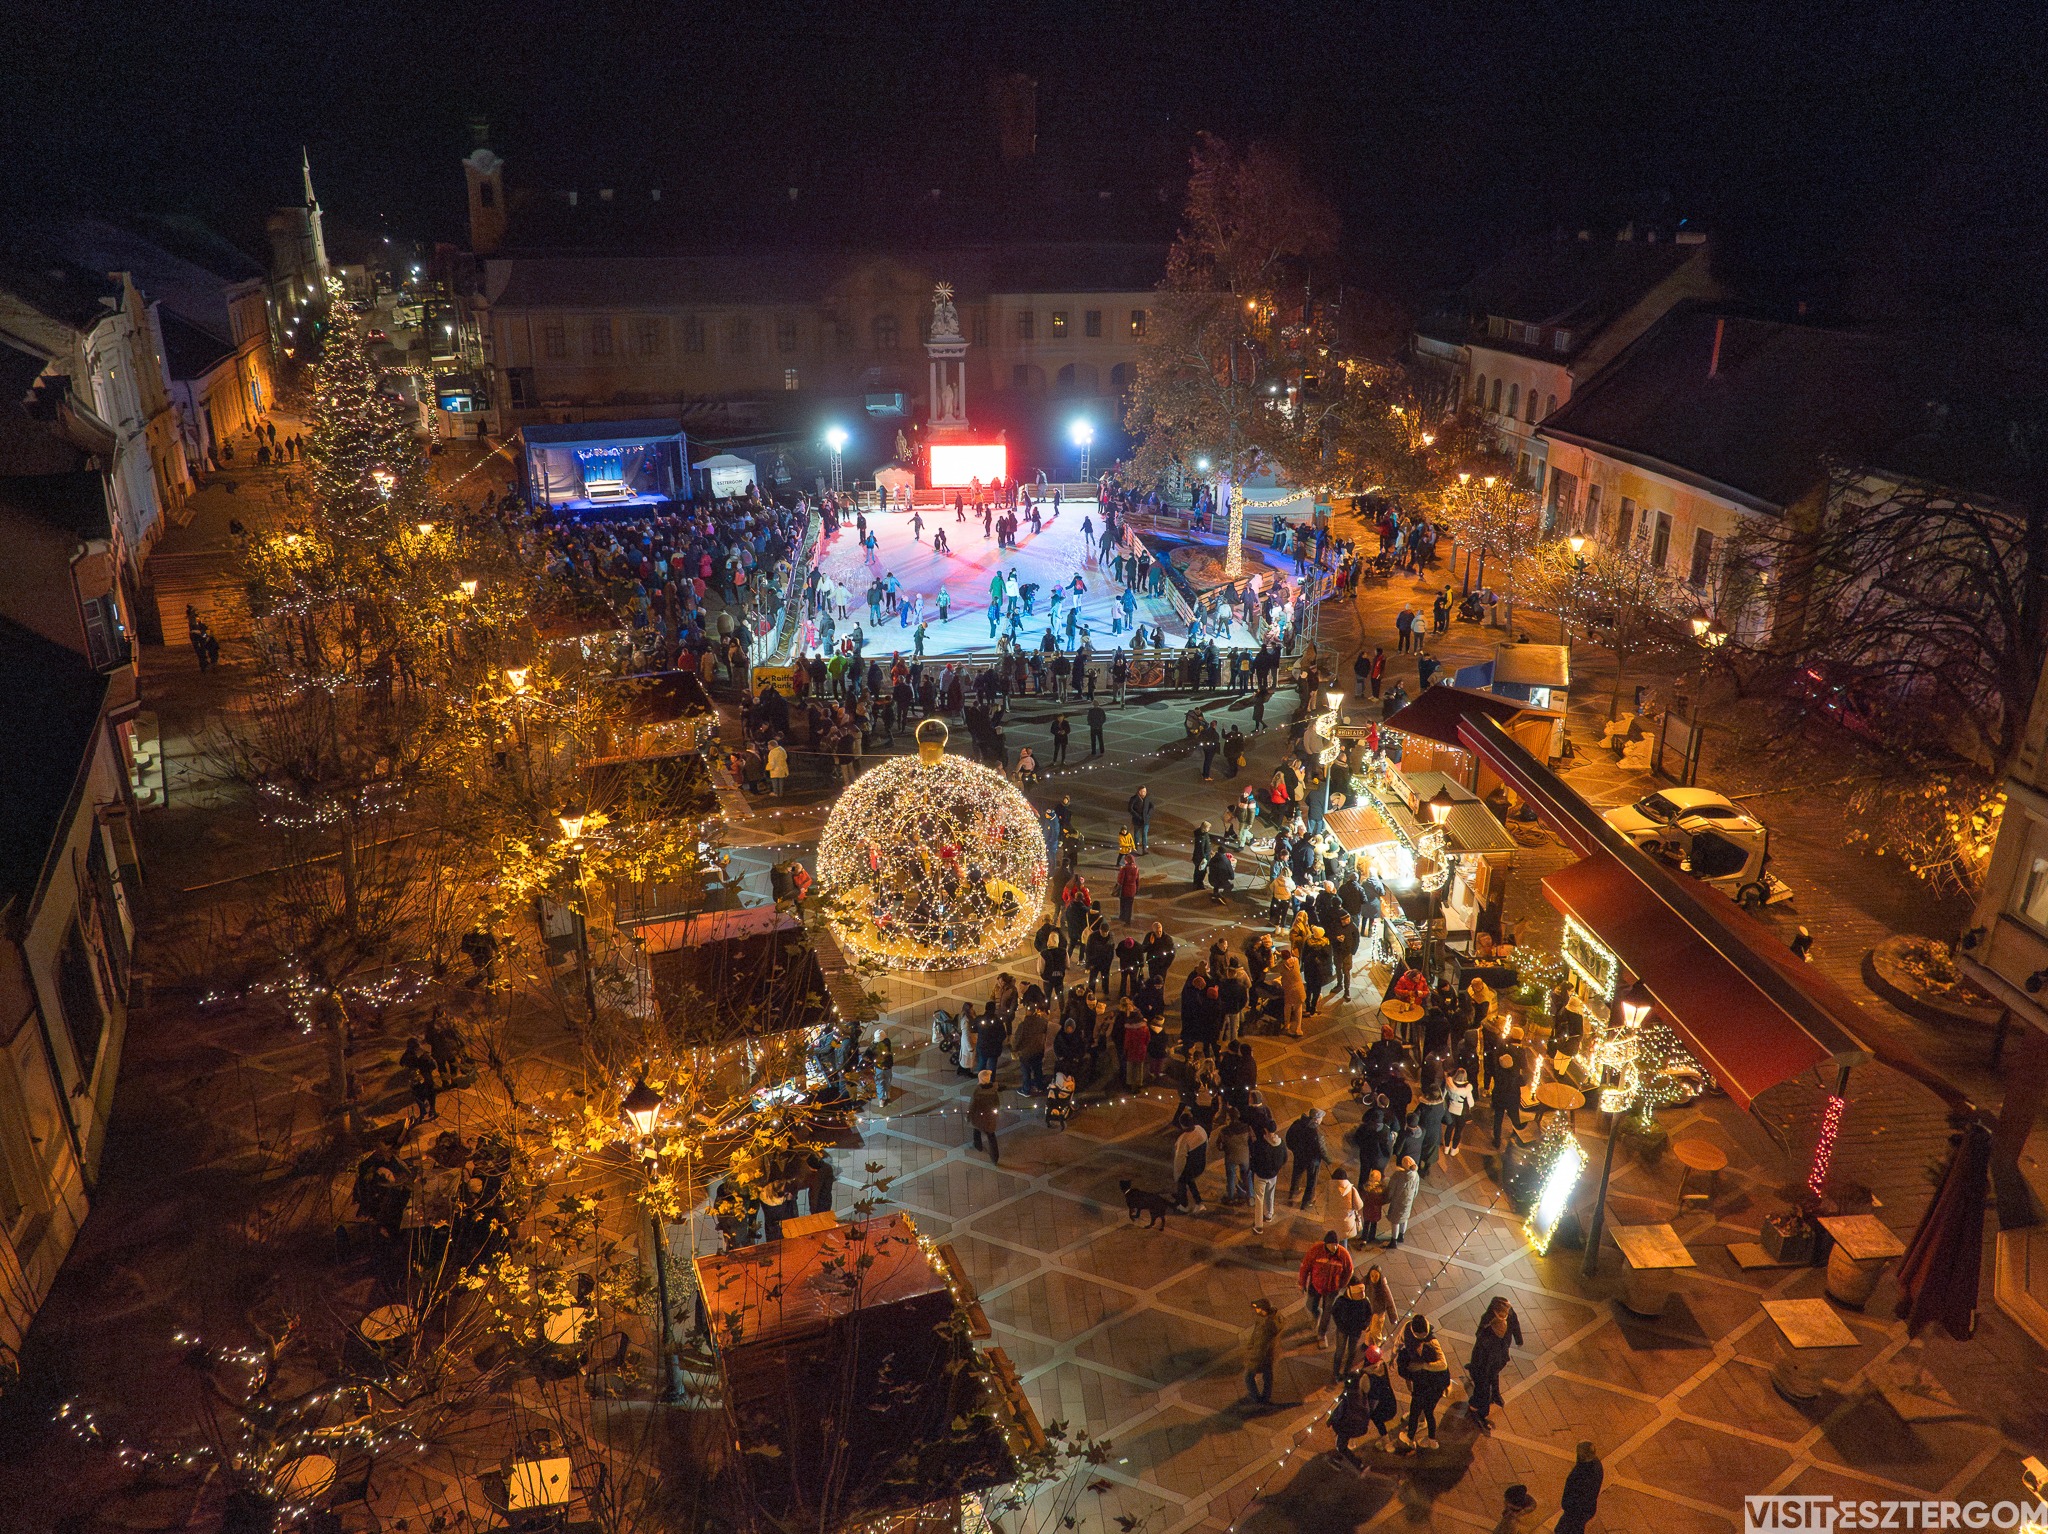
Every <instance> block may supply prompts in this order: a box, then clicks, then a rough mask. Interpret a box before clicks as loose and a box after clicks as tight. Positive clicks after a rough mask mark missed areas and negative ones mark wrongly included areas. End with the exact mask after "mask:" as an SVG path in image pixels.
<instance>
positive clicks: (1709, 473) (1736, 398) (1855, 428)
mask: <svg viewBox="0 0 2048 1534" xmlns="http://www.w3.org/2000/svg"><path fill="white" fill-rule="evenodd" d="M2002 366H2003V364H2002V363H1999V362H1997V361H1995V360H1994V357H1993V354H1992V353H1991V352H1990V351H1989V350H1987V349H1986V348H1984V347H1982V346H1977V345H1972V344H1971V343H1970V341H1969V339H1968V338H1966V337H1962V336H1959V335H1956V334H1952V333H1943V334H1924V333H1923V334H1912V333H1878V332H1871V331H1856V330H1834V329H1825V328H1822V327H1819V326H1811V325H1800V324H1791V323H1786V322H1784V321H1776V320H1762V319H1754V318H1750V317H1747V316H1744V315H1739V314H1730V313H1726V312H1724V311H1718V310H1715V309H1712V308H1708V307H1681V308H1679V309H1675V310H1673V311H1672V313H1671V314H1669V315H1667V316H1666V317H1665V318H1664V319H1663V320H1662V321H1661V322H1660V323H1659V324H1657V325H1656V326H1655V327H1653V328H1652V329H1651V330H1649V331H1648V332H1646V333H1645V334H1644V335H1643V336H1642V337H1641V338H1640V339H1639V340H1637V341H1636V342H1635V343H1634V344H1633V345H1632V346H1630V347H1629V349H1628V350H1627V351H1625V352H1623V353H1622V354H1621V356H1619V357H1618V358H1616V359H1615V361H1614V362H1613V363H1612V364H1611V365H1610V366H1608V367H1607V368H1605V369H1603V370H1602V371H1601V372H1600V373H1599V375H1598V376H1597V377H1595V378H1594V379H1593V380H1592V381H1591V382H1590V383H1589V384H1587V385H1586V386H1584V387H1582V388H1580V389H1579V390H1577V391H1576V392H1575V393H1574V394H1573V395H1572V397H1571V399H1570V400H1568V401H1567V402H1566V403H1565V405H1564V406H1563V407H1562V408H1561V409H1559V410H1558V411H1557V412H1556V413H1555V414H1554V415H1552V416H1550V417H1549V419H1547V420H1546V421H1545V422H1544V423H1543V426H1542V434H1543V435H1544V436H1546V437H1553V438H1556V439H1558V440H1560V441H1564V442H1570V443H1575V444H1578V445H1580V446H1583V447H1587V448H1591V449H1592V450H1594V451H1597V452H1601V453H1604V454H1607V455H1608V456H1612V457H1618V458H1621V459H1622V460H1624V461H1626V462H1632V463H1635V464H1637V465H1638V466H1639V467H1643V468H1648V469H1651V470H1653V471H1655V472H1659V473H1664V474H1668V475H1671V476H1672V477H1675V478H1678V479H1681V480H1684V481H1687V482H1690V483H1694V484H1697V485H1699V486H1700V487H1701V488H1703V489H1707V490H1710V491H1713V492H1715V493H1722V494H1727V495H1729V496H1730V497H1731V498H1732V499H1735V500H1737V501H1740V502H1745V503H1747V504H1749V505H1750V506H1751V507H1752V509H1755V510H1760V511H1771V510H1780V509H1782V508H1784V507H1786V506H1788V505H1790V504H1792V503H1793V502H1794V501H1796V500H1798V499H1799V498H1800V497H1801V496H1802V495H1804V494H1806V493H1807V492H1808V491H1810V490H1811V489H1812V488H1813V487H1814V485H1815V484H1816V483H1817V482H1818V479H1819V477H1820V476H1821V474H1822V473H1823V472H1824V465H1825V462H1826V460H1827V459H1828V458H1830V457H1840V458H1843V459H1847V460H1850V461H1854V462H1859V463H1866V464H1869V465H1871V466H1873V467H1877V468H1888V469H1893V470H1897V471H1899V472H1904V473H1927V474H1933V475H1936V476H1938V477H1944V478H1946V477H1951V476H1960V477H1961V478H1964V479H1968V480H1974V481H1977V483H1976V485H1975V488H1979V489H1985V490H1989V489H1991V488H1993V483H1992V482H1993V481H1995V480H1996V479H1998V478H1999V477H2001V476H2002V474H2003V473H2004V465H2003V462H2002V460H2003V458H2004V453H2003V451H2002V450H2001V448H2000V446H1999V444H1998V443H1997V441H1996V437H1997V435H1998V434H1997V432H1996V430H1995V419H1996V417H1997V416H1998V414H1999V400H1998V396H1999V394H2000V392H2001V389H2000V385H1999V383H1998V375H1999V373H2000V371H2001V368H2002ZM1980 449H1981V450H1980Z"/></svg>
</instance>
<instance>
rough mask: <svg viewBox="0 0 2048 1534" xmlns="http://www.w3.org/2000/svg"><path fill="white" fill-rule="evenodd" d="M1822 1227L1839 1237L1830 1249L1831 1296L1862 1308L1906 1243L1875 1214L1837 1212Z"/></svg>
mask: <svg viewBox="0 0 2048 1534" xmlns="http://www.w3.org/2000/svg"><path fill="white" fill-rule="evenodd" d="M1820 1228H1821V1229H1822V1230H1824V1231H1826V1232H1827V1233H1828V1234H1829V1235H1830V1236H1832V1237H1834V1239H1835V1245H1834V1250H1832V1251H1831V1252H1829V1253H1828V1284H1827V1289H1828V1298H1829V1299H1831V1300H1835V1301H1838V1302H1839V1303H1841V1304H1843V1305H1847V1306H1849V1307H1850V1308H1851V1309H1852V1310H1861V1309H1862V1308H1863V1307H1864V1305H1865V1304H1866V1303H1868V1301H1869V1299H1870V1295H1871V1291H1873V1290H1874V1289H1876V1288H1877V1281H1878V1280H1879V1279H1880V1278H1882V1277H1883V1276H1884V1270H1885V1269H1886V1268H1887V1267H1889V1266H1890V1265H1891V1260H1892V1259H1893V1258H1894V1257H1897V1256H1899V1255H1901V1254H1902V1253H1903V1252H1904V1251H1905V1250H1906V1243H1905V1242H1903V1241H1901V1240H1900V1239H1899V1238H1898V1237H1897V1236H1895V1235H1893V1234H1892V1231H1891V1227H1890V1226H1888V1225H1886V1224H1885V1223H1884V1221H1882V1220H1880V1219H1879V1218H1878V1217H1877V1216H1876V1215H1874V1214H1838V1215H1834V1216H1831V1217H1830V1218H1827V1219H1823V1220H1822V1221H1821V1222H1820Z"/></svg>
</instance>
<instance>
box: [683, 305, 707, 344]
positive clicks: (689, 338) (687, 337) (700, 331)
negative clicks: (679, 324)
mask: <svg viewBox="0 0 2048 1534" xmlns="http://www.w3.org/2000/svg"><path fill="white" fill-rule="evenodd" d="M683 350H684V351H686V352H701V351H703V350H704V316H703V315H701V314H687V315H684V316H683Z"/></svg>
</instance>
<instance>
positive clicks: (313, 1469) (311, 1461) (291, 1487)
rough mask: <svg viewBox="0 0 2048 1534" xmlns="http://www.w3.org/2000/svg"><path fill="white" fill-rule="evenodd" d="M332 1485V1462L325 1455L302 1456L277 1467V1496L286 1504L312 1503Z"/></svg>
mask: <svg viewBox="0 0 2048 1534" xmlns="http://www.w3.org/2000/svg"><path fill="white" fill-rule="evenodd" d="M333 1484H334V1461H333V1460H331V1459H329V1458H328V1457H327V1456H326V1455H325V1454H302V1455H300V1456H299V1457H298V1458H297V1459H293V1460H286V1461H285V1462H284V1464H283V1465H281V1466H279V1467H278V1472H277V1477H276V1485H277V1495H278V1497H279V1499H280V1500H281V1501H283V1502H286V1503H294V1502H296V1503H300V1504H305V1503H308V1502H312V1501H314V1500H315V1499H316V1498H318V1497H319V1496H321V1495H322V1494H323V1493H324V1492H325V1491H326V1490H327V1488H328V1487H330V1486H332V1485H333Z"/></svg>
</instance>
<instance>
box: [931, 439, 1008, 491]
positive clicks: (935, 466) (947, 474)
mask: <svg viewBox="0 0 2048 1534" xmlns="http://www.w3.org/2000/svg"><path fill="white" fill-rule="evenodd" d="M1009 477H1010V450H1009V448H1007V447H1006V446H1004V445H1003V444H1002V443H1000V442H934V443H933V444H932V475H931V479H932V485H933V487H934V488H951V487H957V486H961V485H971V484H973V483H974V481H976V480H977V479H978V480H980V481H981V482H982V483H983V484H984V485H986V484H988V483H989V482H990V481H991V480H998V479H1008V478H1009Z"/></svg>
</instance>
